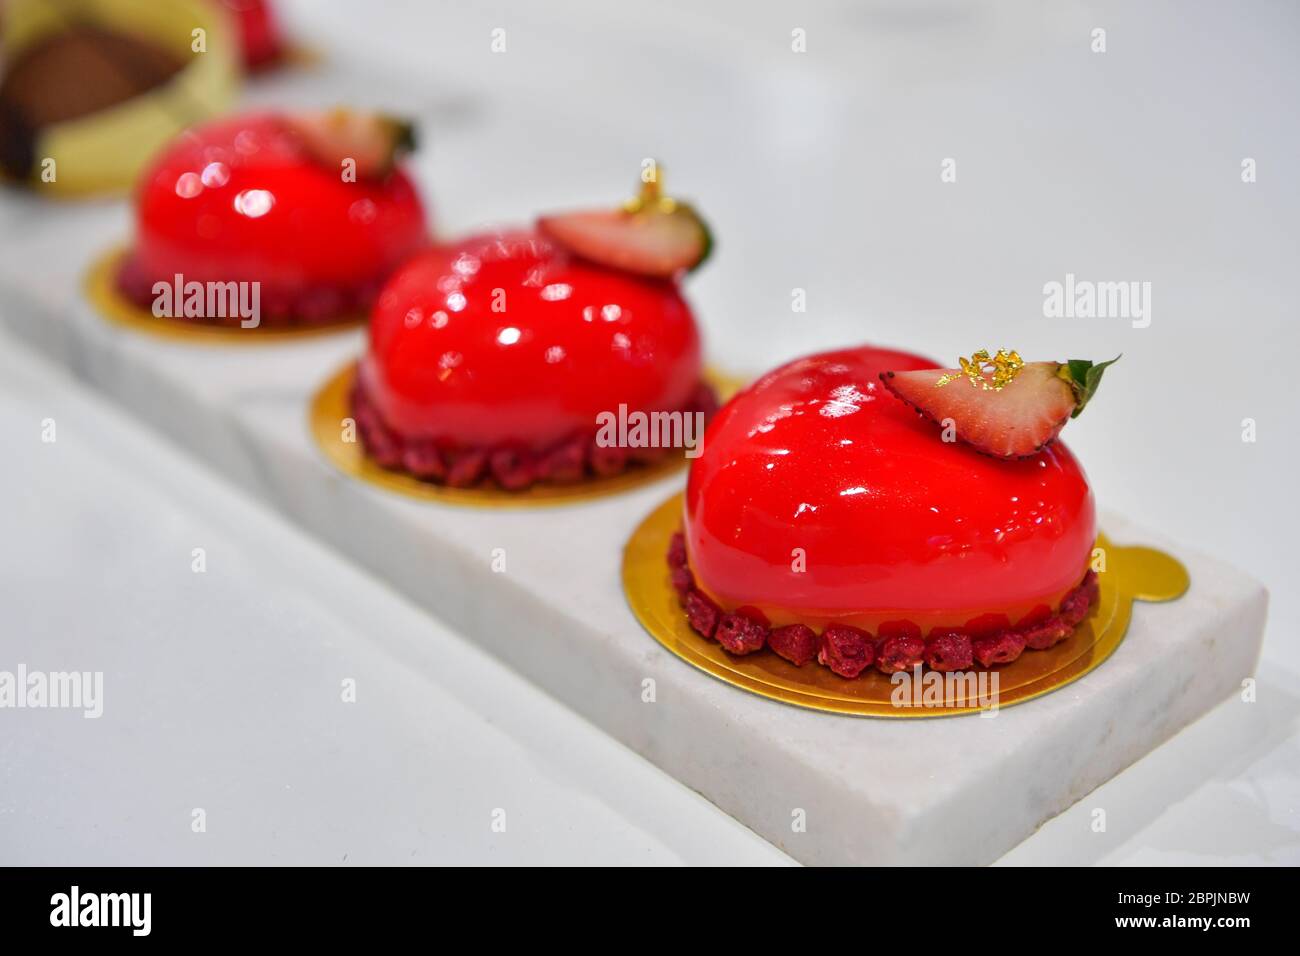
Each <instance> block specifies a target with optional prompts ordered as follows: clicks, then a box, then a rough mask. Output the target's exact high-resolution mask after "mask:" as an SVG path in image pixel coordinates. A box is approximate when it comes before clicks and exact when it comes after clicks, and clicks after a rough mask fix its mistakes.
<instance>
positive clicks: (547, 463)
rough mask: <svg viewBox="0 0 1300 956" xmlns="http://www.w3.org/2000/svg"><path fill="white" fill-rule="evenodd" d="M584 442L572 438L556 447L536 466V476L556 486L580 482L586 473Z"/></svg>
mask: <svg viewBox="0 0 1300 956" xmlns="http://www.w3.org/2000/svg"><path fill="white" fill-rule="evenodd" d="M586 447H587V446H586V442H584V441H583V440H582V439H580V438H573V439H570V440H569V441H566V442H565V443H564V444H562V445H557V446H556V447H555V448H553V449H551V450H550V451H549V452H547V454H546V455H545V456H544V457H543V458H542V460H541V461H540V462H539V463H538V465H537V476H538V477H539V478H541V479H542V480H543V481H550V482H554V483H555V484H557V485H565V484H571V483H572V482H575V481H581V480H582V477H583V475H584V474H585V473H586V459H585V458H584V455H585V452H586Z"/></svg>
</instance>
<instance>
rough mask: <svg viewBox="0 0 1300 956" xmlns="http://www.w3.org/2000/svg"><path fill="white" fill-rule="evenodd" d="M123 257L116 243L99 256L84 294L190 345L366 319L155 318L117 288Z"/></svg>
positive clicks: (330, 329) (147, 329)
mask: <svg viewBox="0 0 1300 956" xmlns="http://www.w3.org/2000/svg"><path fill="white" fill-rule="evenodd" d="M125 257H126V247H125V246H119V247H117V248H115V249H112V250H110V251H108V252H106V253H105V254H104V255H102V256H100V257H99V258H98V259H96V260H95V262H94V263H93V264H92V265H91V267H90V271H88V272H87V273H86V298H88V299H89V300H90V304H91V305H93V306H94V307H95V309H96V310H97V311H98V312H99V314H100V315H102V316H103V317H104V318H106V319H108V320H109V321H110V322H112V323H113V324H115V325H120V326H123V327H125V328H128V329H131V330H132V331H134V332H144V333H146V334H148V335H156V336H160V337H162V338H166V339H174V340H179V341H184V342H189V343H190V344H193V345H265V344H267V343H268V342H288V341H296V340H298V339H302V338H306V337H310V336H313V335H329V334H333V333H336V332H340V331H343V330H345V329H352V328H355V327H356V326H358V325H361V324H362V323H364V322H365V321H366V317H365V316H364V315H360V314H358V315H347V316H343V317H342V318H340V319H339V320H338V321H335V322H329V323H326V324H324V325H304V326H297V327H293V326H290V327H279V328H277V327H275V326H267V325H259V326H257V327H256V328H251V329H245V328H241V327H240V326H238V325H203V324H201V323H199V322H186V321H184V320H181V319H168V318H158V317H157V316H155V315H154V314H153V313H152V312H150V311H149V310H148V309H142V308H140V306H138V305H136V303H134V302H132V301H131V300H130V299H128V298H126V297H125V296H123V295H122V293H121V292H119V291H118V289H117V281H116V279H117V271H118V267H119V266H120V265H121V264H122V260H123V259H124V258H125Z"/></svg>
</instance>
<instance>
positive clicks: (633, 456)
mask: <svg viewBox="0 0 1300 956" xmlns="http://www.w3.org/2000/svg"><path fill="white" fill-rule="evenodd" d="M670 451H672V449H671V448H664V447H663V446H660V445H645V446H642V447H637V448H629V449H628V450H627V458H628V461H634V462H636V463H637V464H639V465H653V464H655V463H656V462H660V461H663V460H664V459H665V458H666V457H668V453H669V452H670Z"/></svg>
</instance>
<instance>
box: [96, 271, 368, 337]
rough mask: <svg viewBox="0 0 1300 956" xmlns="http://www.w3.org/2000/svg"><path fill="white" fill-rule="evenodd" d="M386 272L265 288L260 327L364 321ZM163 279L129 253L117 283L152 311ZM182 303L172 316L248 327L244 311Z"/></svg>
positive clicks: (198, 322) (260, 300) (193, 321)
mask: <svg viewBox="0 0 1300 956" xmlns="http://www.w3.org/2000/svg"><path fill="white" fill-rule="evenodd" d="M386 278H387V275H377V276H375V277H373V278H372V279H370V280H368V281H365V282H357V283H352V284H339V285H333V286H324V285H322V286H316V287H313V288H311V289H305V290H303V291H301V292H299V293H296V294H294V295H286V294H278V293H273V292H271V291H270V290H266V289H263V290H260V291H259V296H258V311H259V315H258V317H257V318H258V327H260V328H266V329H297V328H303V329H306V328H319V327H322V326H329V325H336V324H341V323H344V322H350V321H352V320H354V319H355V320H356V321H358V322H360V321H362V320H364V319H365V317H366V316H368V315H369V314H370V306H371V305H372V304H373V303H374V301H375V299H376V298H377V297H378V295H379V290H380V289H381V288H383V284H384V280H385V279H386ZM157 281H158V277H157V276H152V275H150V274H147V273H145V272H144V271H143V270H142V269H141V268H140V265H139V263H138V262H137V261H136V260H135V258H134V257H131V256H128V257H127V258H126V259H125V260H123V261H122V263H121V264H120V266H119V267H118V270H117V274H116V276H115V277H114V286H115V288H116V289H117V291H118V293H119V294H120V295H121V296H122V297H123V298H125V299H126V300H128V301H129V302H131V303H133V304H134V305H137V306H139V307H140V308H141V309H143V310H145V311H147V312H149V313H150V314H152V312H153V305H154V301H155V299H156V298H157V295H156V294H155V293H154V291H153V290H154V285H155V284H156V282H157ZM162 281H163V282H165V283H166V284H167V285H168V286H170V285H171V284H172V277H171V276H167V277H166V278H164V279H162ZM181 305H182V303H175V304H174V305H173V309H174V311H177V312H178V313H179V314H176V315H170V316H167V319H168V320H169V321H174V322H184V323H188V324H189V325H199V326H210V327H217V328H242V323H243V321H244V317H243V316H240V315H227V316H192V315H185V314H184V309H182V308H181Z"/></svg>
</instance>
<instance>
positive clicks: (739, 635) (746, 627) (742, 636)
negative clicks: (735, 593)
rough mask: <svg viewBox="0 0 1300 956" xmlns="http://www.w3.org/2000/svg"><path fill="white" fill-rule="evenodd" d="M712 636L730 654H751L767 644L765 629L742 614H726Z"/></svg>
mask: <svg viewBox="0 0 1300 956" xmlns="http://www.w3.org/2000/svg"><path fill="white" fill-rule="evenodd" d="M713 636H714V638H716V639H717V642H718V643H719V644H721V645H722V646H723V648H724V649H725V650H727V651H729V652H730V653H732V654H752V653H754V652H755V651H759V650H762V649H763V645H764V644H766V643H767V628H765V627H764V626H763V625H762V624H759V623H758V622H757V621H753V620H750V619H749V618H747V617H745V615H743V614H727V615H724V616H723V618H722V620H721V621H719V622H718V629H717V630H716V631H715V632H714V634H713Z"/></svg>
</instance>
